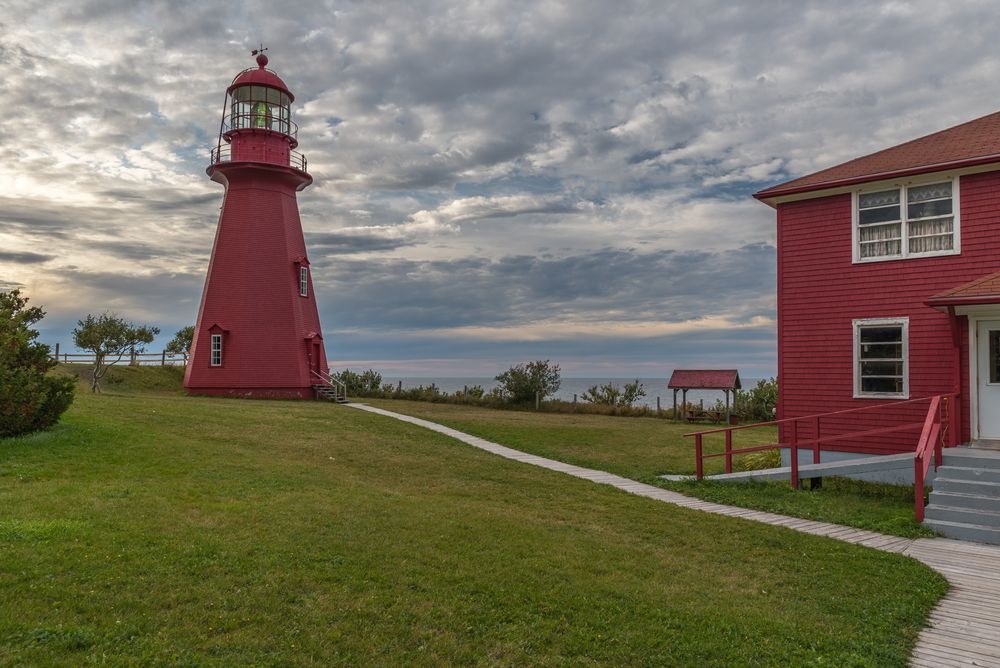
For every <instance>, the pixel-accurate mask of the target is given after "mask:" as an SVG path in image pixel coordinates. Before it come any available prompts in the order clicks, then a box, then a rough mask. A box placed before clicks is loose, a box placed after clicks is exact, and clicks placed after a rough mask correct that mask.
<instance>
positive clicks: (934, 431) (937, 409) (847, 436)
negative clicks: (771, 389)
mask: <svg viewBox="0 0 1000 668" xmlns="http://www.w3.org/2000/svg"><path fill="white" fill-rule="evenodd" d="M958 398H959V395H957V394H941V395H936V396H932V397H924V398H921V399H908V400H905V401H896V402H891V403H881V404H875V405H872V406H862V407H860V408H849V409H847V410H842V411H833V412H830V413H820V414H817V415H804V416H801V417H793V418H784V419H781V420H771V421H770V422H760V423H757V424H750V425H740V426H736V427H724V428H721V429H711V430H708V431H701V432H691V433H689V434H684V436H685V437H693V438H694V451H695V477H696V478H697V479H698V480H701V479H702V478H703V477H704V468H705V460H706V459H710V458H713V457H725V458H726V459H725V471H726V473H732V471H733V455H739V454H746V453H750V452H761V451H763V450H774V449H775V448H787V449H788V450H789V458H790V460H791V461H790V462H789V463H790V466H789V478H790V480H789V482H790V483H791V486H792V487H793V488H794V489H798V488H799V486H800V484H799V483H800V481H799V449H800V448H808V449H810V450H812V454H813V456H812V460H813V463H814V464H819V463H820V452H821V451H822V450H823V446H824V445H827V444H830V443H834V442H837V441H840V442H843V441H852V440H857V439H866V438H871V437H875V436H885V435H888V434H893V433H900V432H907V431H910V432H916V431H917V430H918V429H920V430H921V436H920V440H919V441H918V443H917V449H916V452H915V454H914V461H915V464H914V472H916V470H917V468H919V469H920V470H921V471H922V472H923V474H924V475H926V473H927V468H928V467H929V466H930V458H929V456H928V453H929V452H931V451H933V452H934V463H935V469H936V468H937V467H938V466H940V465H941V458H942V453H941V447H942V446H945V447H953V446H955V445H957V444H958V432H959V424H958V419H959V411H958V408H957V406H958ZM918 402H930V405H929V406H928V411H927V413H926V417H925V418H924V420H923V421H921V422H910V421H907V422H903V423H902V424H895V425H891V426H879V427H875V428H864V427H863V428H862V429H860V430H858V431H847V432H842V433H837V434H828V435H823V434H822V431H821V429H822V426H821V420H824V419H827V418H831V417H834V416H844V415H851V414H856V413H865V412H870V411H877V410H888V409H896V408H898V407H900V406H905V405H907V404H916V403H918ZM802 422H804V423H807V424H808V425H809V427H810V428H809V430H808V431H807V432H806V433H811V436H812V437H811V438H800V431H806V430H804V429H803V430H800V429H799V423H802ZM928 424H930V426H928ZM935 425H936V427H935ZM761 427H779V432H778V433H779V437H778V441H777V442H776V443H768V444H766V445H756V446H753V447H748V448H733V432H735V431H743V430H746V429H759V428H761ZM781 427H784V431H785V434H786V436H787V439H786V440H784V441H783V440H782V439H781ZM928 430H930V431H928ZM712 434H724V435H725V448H724V450H723V451H722V452H710V453H706V452H705V448H704V437H705V436H709V435H712ZM846 449H849V448H846ZM858 451H859V452H861V450H858ZM917 479H919V483H918V482H917ZM923 480H924V479H923V477H922V476H920V475H917V476H916V477H915V479H914V486H915V487H916V488H917V490H916V492H915V494H916V497H917V503H918V509H917V517H918V518H921V519H922V516H923V505H922V502H923Z"/></svg>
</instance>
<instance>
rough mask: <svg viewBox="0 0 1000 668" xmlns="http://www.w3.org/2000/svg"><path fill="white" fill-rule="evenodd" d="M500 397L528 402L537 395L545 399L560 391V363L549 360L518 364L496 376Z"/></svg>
mask: <svg viewBox="0 0 1000 668" xmlns="http://www.w3.org/2000/svg"><path fill="white" fill-rule="evenodd" d="M496 381H497V382H498V383H500V385H499V387H498V388H496V389H497V394H498V396H499V397H501V398H502V399H504V400H505V401H509V402H511V403H515V404H527V403H531V402H534V401H535V397H538V398H539V399H544V398H546V397H548V396H551V395H553V394H555V393H556V392H558V391H559V385H560V384H561V383H562V381H561V380H560V377H559V365H558V364H551V363H550V362H549V360H537V361H535V362H528V363H526V364H517V365H515V366H512V367H511V368H509V369H507V370H506V371H504V372H503V373H502V374H500V375H499V376H497V377H496Z"/></svg>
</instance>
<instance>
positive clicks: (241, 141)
mask: <svg viewBox="0 0 1000 668" xmlns="http://www.w3.org/2000/svg"><path fill="white" fill-rule="evenodd" d="M294 100H295V96H294V95H292V92H291V91H290V90H288V86H286V85H285V82H284V81H282V80H281V77H279V76H278V75H277V74H275V73H274V72H273V71H271V70H269V69H267V56H265V55H264V54H263V53H258V54H257V67H256V68H250V69H247V70H244V71H242V72H240V73H239V74H238V75H236V77H235V78H234V79H233V82H232V83H231V84H230V85H229V88H227V89H226V104H225V108H224V110H223V115H222V122H221V124H220V127H219V140H218V142H217V143H216V147H215V148H214V149H213V150H212V164H213V165H215V164H218V163H220V162H231V161H246V160H251V161H255V162H266V163H270V164H275V165H283V166H285V165H287V166H289V167H293V168H295V169H297V170H300V171H302V172H305V171H306V159H305V156H303V155H302V154H301V153H297V152H296V151H293V150H292V149H294V148H295V147H296V146H298V143H299V141H298V127H297V126H296V125H295V122H294V121H292V106H291V105H292V102H293V101H294Z"/></svg>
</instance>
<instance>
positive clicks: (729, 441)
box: [726, 429, 733, 473]
mask: <svg viewBox="0 0 1000 668" xmlns="http://www.w3.org/2000/svg"><path fill="white" fill-rule="evenodd" d="M732 472H733V430H732V429H727V430H726V473H732Z"/></svg>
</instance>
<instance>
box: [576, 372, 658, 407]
mask: <svg viewBox="0 0 1000 668" xmlns="http://www.w3.org/2000/svg"><path fill="white" fill-rule="evenodd" d="M644 396H646V388H645V387H643V385H642V383H640V382H639V379H638V378H636V379H635V382H634V383H626V384H625V387H624V388H622V387H619V386H618V384H617V383H606V384H604V385H594V386H593V387H591V388H590V389H588V390H587V391H586V392H584V393H583V394H582V395H581V396H580V398H581V399H583V400H584V401H586V402H587V403H590V404H602V405H604V406H617V407H619V408H626V407H628V408H631V407H632V405H633V404H634V403H635V402H637V401H638V400H639V399H641V398H642V397H644Z"/></svg>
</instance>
